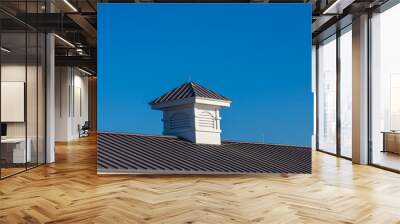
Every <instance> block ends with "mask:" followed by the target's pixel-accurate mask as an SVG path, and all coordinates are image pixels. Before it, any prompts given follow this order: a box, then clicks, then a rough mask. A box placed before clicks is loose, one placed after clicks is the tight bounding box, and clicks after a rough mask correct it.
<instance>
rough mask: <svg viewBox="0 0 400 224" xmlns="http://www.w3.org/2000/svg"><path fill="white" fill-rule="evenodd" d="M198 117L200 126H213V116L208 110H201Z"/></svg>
mask: <svg viewBox="0 0 400 224" xmlns="http://www.w3.org/2000/svg"><path fill="white" fill-rule="evenodd" d="M198 117H199V126H200V127H205V128H215V118H214V116H213V115H212V114H211V113H210V112H207V111H202V112H200V113H199V115H198Z"/></svg>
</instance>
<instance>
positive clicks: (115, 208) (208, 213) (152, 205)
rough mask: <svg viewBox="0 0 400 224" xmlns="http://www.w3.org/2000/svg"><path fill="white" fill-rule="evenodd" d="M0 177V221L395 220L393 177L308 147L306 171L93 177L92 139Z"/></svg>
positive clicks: (398, 184)
mask: <svg viewBox="0 0 400 224" xmlns="http://www.w3.org/2000/svg"><path fill="white" fill-rule="evenodd" d="M56 158H57V159H56V160H57V162H56V163H55V164H52V165H48V166H41V167H39V168H36V169H33V170H30V171H28V172H26V173H22V174H19V175H16V176H13V177H10V178H7V179H5V180H2V181H0V223H44V222H47V223H216V224H219V223H374V224H375V223H385V224H386V223H400V175H399V174H395V173H391V172H388V171H384V170H380V169H378V168H374V167H369V166H358V165H352V164H351V163H350V161H347V160H343V159H337V158H336V157H333V156H330V155H327V154H323V153H319V152H315V153H314V154H313V174H312V175H289V176H287V175H267V176H251V177H249V176H225V177H224V176H156V177H155V176H141V177H138V176H98V175H96V142H95V139H94V138H86V139H85V140H82V141H77V142H72V143H69V144H58V145H57V154H56Z"/></svg>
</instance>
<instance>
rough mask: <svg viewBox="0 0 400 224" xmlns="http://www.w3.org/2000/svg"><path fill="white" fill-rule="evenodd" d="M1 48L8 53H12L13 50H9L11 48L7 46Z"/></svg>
mask: <svg viewBox="0 0 400 224" xmlns="http://www.w3.org/2000/svg"><path fill="white" fill-rule="evenodd" d="M0 49H1V51H4V52H6V53H10V52H11V50H9V49H7V48H5V47H1V48H0Z"/></svg>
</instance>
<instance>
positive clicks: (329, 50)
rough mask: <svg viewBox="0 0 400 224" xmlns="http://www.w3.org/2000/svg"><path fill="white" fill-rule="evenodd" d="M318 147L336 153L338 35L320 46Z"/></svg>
mask: <svg viewBox="0 0 400 224" xmlns="http://www.w3.org/2000/svg"><path fill="white" fill-rule="evenodd" d="M317 53H318V61H317V63H318V90H317V91H318V148H319V149H320V150H323V151H326V152H330V153H336V36H335V35H334V36H332V37H331V38H329V39H327V40H326V41H324V42H323V43H321V44H320V45H319V47H318V52H317Z"/></svg>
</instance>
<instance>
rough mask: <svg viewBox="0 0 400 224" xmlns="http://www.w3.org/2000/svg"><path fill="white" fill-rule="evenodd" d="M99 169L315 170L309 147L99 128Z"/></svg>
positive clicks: (129, 171) (186, 171)
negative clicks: (201, 141)
mask: <svg viewBox="0 0 400 224" xmlns="http://www.w3.org/2000/svg"><path fill="white" fill-rule="evenodd" d="M97 147H98V148H97V171H98V173H125V174H263V173H311V149H310V148H307V147H297V146H285V145H269V144H257V143H246V142H235V141H223V142H222V144H221V145H204V144H194V143H192V142H188V141H185V140H182V139H179V138H177V137H172V136H145V135H133V134H112V133H100V134H99V135H98V145H97Z"/></svg>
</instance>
